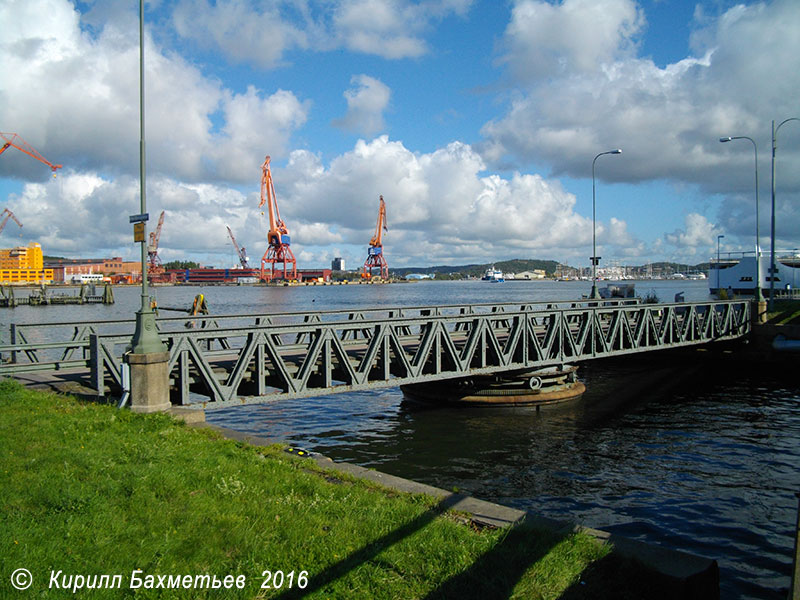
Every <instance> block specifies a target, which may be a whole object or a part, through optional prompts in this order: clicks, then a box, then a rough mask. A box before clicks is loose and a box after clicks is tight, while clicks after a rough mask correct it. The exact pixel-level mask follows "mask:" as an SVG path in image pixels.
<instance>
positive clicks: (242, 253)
mask: <svg viewBox="0 0 800 600" xmlns="http://www.w3.org/2000/svg"><path fill="white" fill-rule="evenodd" d="M226 227H227V229H228V235H229V236H231V241H232V242H233V247H234V248H236V254H237V255H238V256H239V264H241V265H242V268H243V269H249V268H250V265H249V264H248V262H247V250H245V249H244V246H242V247H241V248H239V244H237V243H236V238H235V237H233V232H232V231H231V228H230V227H228V226H227V225H226Z"/></svg>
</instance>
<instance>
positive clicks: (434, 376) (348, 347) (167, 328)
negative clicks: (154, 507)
mask: <svg viewBox="0 0 800 600" xmlns="http://www.w3.org/2000/svg"><path fill="white" fill-rule="evenodd" d="M125 323H126V324H125V325H122V322H109V323H107V324H88V323H83V324H75V323H66V324H65V323H61V324H54V325H52V326H51V330H52V331H55V330H56V329H58V328H59V327H60V330H59V331H62V332H68V331H69V330H70V328H71V329H72V331H73V334H72V337H71V338H70V339H68V340H61V341H48V342H45V341H41V342H34V343H30V342H28V339H27V337H26V336H29V335H31V331H30V330H27V332H26V331H25V330H24V329H23V328H21V327H19V326H17V327H16V328H14V327H13V326H12V331H11V337H12V341H13V342H14V343H12V344H9V345H5V346H0V355H7V356H10V358H11V362H8V363H4V364H2V365H0V375H4V374H7V375H12V376H13V375H17V376H20V377H22V376H23V374H24V373H28V375H26V376H25V377H26V378H28V379H34V378H35V377H36V376H34V375H30V373H33V372H43V373H50V375H49V376H50V377H54V375H53V373H58V370H60V371H61V375H62V376H68V375H69V376H70V377H73V378H74V377H87V376H88V378H89V385H90V386H91V387H92V388H93V389H94V390H95V393H96V394H98V395H105V394H107V393H111V394H114V393H119V391H120V390H121V387H122V385H123V358H122V356H123V353H124V352H125V348H126V346H127V345H128V344H129V343H130V333H128V332H125V333H123V332H122V331H121V329H124V328H125V327H129V326H130V323H129V322H125ZM186 323H195V324H197V325H199V327H197V328H194V329H186V328H185V327H183V328H182V329H181V328H180V327H179V326H178V325H180V326H183V325H185V324H186ZM159 324H160V328H161V332H162V333H161V335H162V339H163V340H164V341H165V343H166V345H167V347H168V348H169V356H170V357H169V372H170V380H171V383H172V385H173V388H174V392H173V403H177V404H191V403H193V402H195V401H197V400H202V401H204V402H205V403H206V406H207V408H216V407H224V406H231V405H239V404H245V403H257V402H266V401H269V400H271V399H277V398H287V397H307V396H317V395H324V394H327V393H333V392H345V391H350V390H361V389H370V388H379V387H387V386H397V385H401V384H407V383H419V382H423V381H433V380H438V379H447V378H458V377H467V376H471V375H478V374H486V373H493V372H499V371H507V372H508V371H511V372H513V371H526V370H531V369H535V368H540V367H545V366H551V365H561V364H565V363H567V362H579V361H582V360H588V359H592V358H597V357H602V356H615V355H620V354H629V353H634V352H645V351H653V350H659V349H665V348H674V347H679V346H690V345H698V344H705V343H709V342H715V341H720V340H729V339H735V338H738V337H741V336H743V335H746V334H747V333H749V331H750V304H749V302H747V301H722V302H702V303H681V304H633V305H631V304H614V305H608V304H607V303H605V302H586V301H584V302H576V303H563V304H561V305H558V304H520V303H517V304H513V305H512V304H506V305H469V306H449V307H441V306H440V307H413V308H393V309H368V310H363V311H322V312H318V313H282V314H272V315H253V316H241V315H235V316H234V315H231V316H226V317H213V318H212V317H208V318H204V319H196V318H193V319H188V318H178V319H164V320H160V321H159ZM204 326H205V327H204ZM114 328H116V329H117V330H118V331H117V332H115V333H107V331H109V330H113V329H114ZM42 330H43V327H42V326H40V327H39V329H38V330H37V334H38V335H39V336H40V337H41V335H42ZM31 337H32V335H31ZM45 337H46V336H45ZM51 337H52V336H51ZM57 369H58V370H57Z"/></svg>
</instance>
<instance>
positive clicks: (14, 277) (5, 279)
mask: <svg viewBox="0 0 800 600" xmlns="http://www.w3.org/2000/svg"><path fill="white" fill-rule="evenodd" d="M52 281H53V269H50V268H45V267H44V260H43V255H42V247H41V245H39V244H37V243H35V242H32V243H30V244H28V245H27V246H17V247H16V248H6V249H0V283H3V284H6V283H50V282H52Z"/></svg>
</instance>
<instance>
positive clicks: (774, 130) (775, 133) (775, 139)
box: [769, 117, 800, 310]
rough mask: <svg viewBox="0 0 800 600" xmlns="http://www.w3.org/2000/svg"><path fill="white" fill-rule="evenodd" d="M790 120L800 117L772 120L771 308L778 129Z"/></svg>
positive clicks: (771, 306) (770, 308)
mask: <svg viewBox="0 0 800 600" xmlns="http://www.w3.org/2000/svg"><path fill="white" fill-rule="evenodd" d="M789 121H800V119H798V118H797V117H790V118H788V119H785V120H783V121H781V122H780V124H779V125H778V126H777V127H775V121H772V225H771V227H770V234H769V239H770V245H769V247H770V259H769V310H772V309H773V304H774V302H775V150H777V149H778V130H779V129H780V128H781V126H782V125H783V124H784V123H788V122H789Z"/></svg>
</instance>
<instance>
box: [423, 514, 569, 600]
mask: <svg viewBox="0 0 800 600" xmlns="http://www.w3.org/2000/svg"><path fill="white" fill-rule="evenodd" d="M562 539H564V536H563V535H560V534H556V533H553V532H544V531H541V530H538V529H534V528H532V527H530V526H526V525H524V524H523V525H517V526H514V527H512V528H511V529H509V531H508V535H506V536H505V538H503V540H502V542H500V543H499V544H497V545H496V546H494V547H493V548H492V549H491V550H489V551H488V552H486V553H485V554H483V555H482V556H480V557H479V558H478V559H477V560H476V561H475V562H474V563H472V565H471V566H470V567H469V568H468V569H466V570H464V571H462V572H461V573H459V574H458V575H455V576H453V577H451V578H450V579H448V580H447V581H445V582H443V583H442V584H440V585H439V587H437V588H436V589H435V590H432V591H431V592H430V593H429V594H428V595H427V596H425V600H434V599H441V600H445V599H450V598H458V599H459V600H462V599H467V600H471V599H473V598H474V599H475V600H478V599H480V600H493V599H495V598H496V599H498V600H500V599H502V598H509V597H510V596H511V593H512V592H513V591H514V588H515V587H516V585H517V583H519V581H520V579H522V576H523V575H524V574H525V572H526V571H527V570H528V569H529V568H530V567H532V566H533V565H534V564H535V563H537V562H538V561H539V560H541V559H542V558H544V557H545V556H546V555H547V554H548V553H549V552H550V550H551V549H552V548H553V547H554V546H555V545H557V544H558V543H559V542H560V541H561V540H562Z"/></svg>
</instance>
